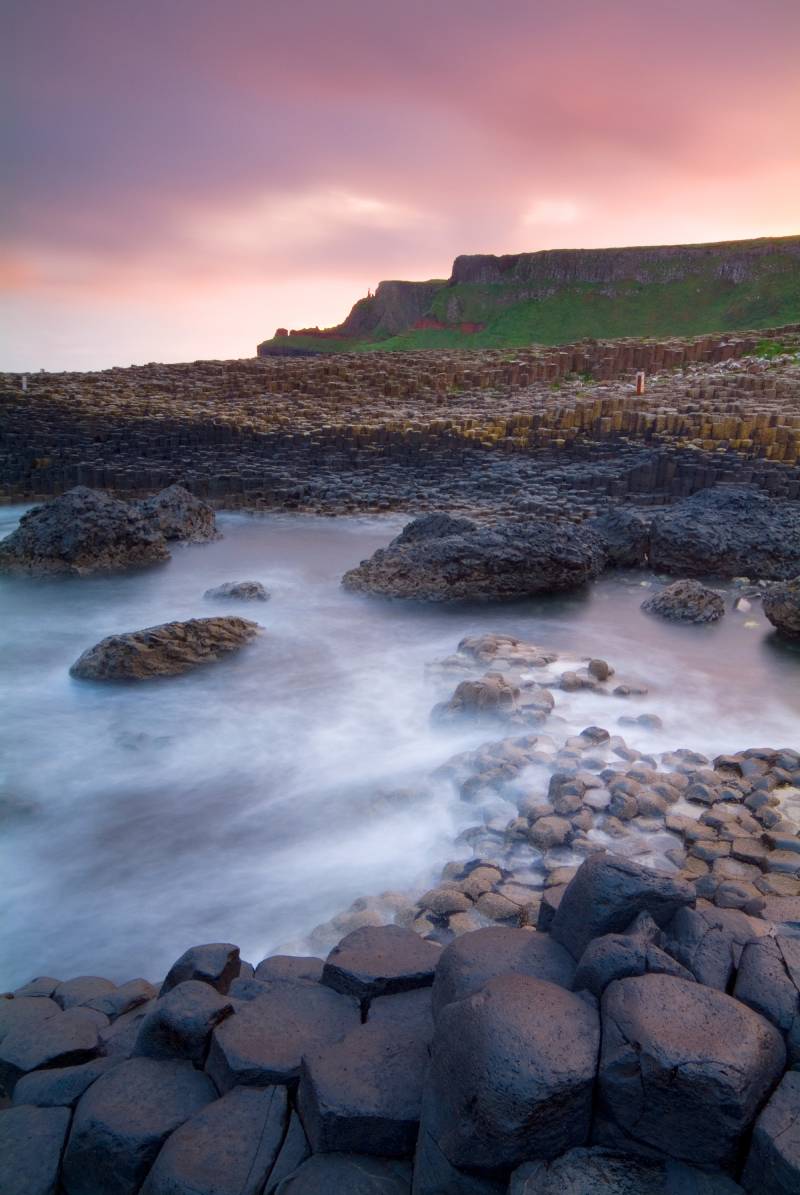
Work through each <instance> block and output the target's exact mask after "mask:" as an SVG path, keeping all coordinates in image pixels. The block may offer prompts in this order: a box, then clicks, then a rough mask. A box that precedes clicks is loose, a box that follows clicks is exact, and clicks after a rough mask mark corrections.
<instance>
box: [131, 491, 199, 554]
mask: <svg viewBox="0 0 800 1195" xmlns="http://www.w3.org/2000/svg"><path fill="white" fill-rule="evenodd" d="M133 505H134V506H135V507H137V508H138V509H139V510H140V511H141V512H142V514H143V515H144V517H145V518H146V519H147V521H148V522H149V523H150V524H151V525H152V526H154V527H157V528H158V530H159V531H160V532H161V534H162V535H163V536H164V539H179V540H185V541H188V542H190V543H205V542H207V541H208V540H210V539H217V538H218V536H219V532H218V531H217V524H216V520H215V517H214V511H213V509H212V508H211V507H210V506H209V505H208V503H207V502H203V500H202V499H201V498H196V497H195V496H194V494H190V493H189V491H188V490H187V489H184V487H183V486H182V485H171V486H167V488H166V489H165V490H161V492H160V493H158V494H154V495H153V497H152V498H145V499H144V501H142V502H135V503H133Z"/></svg>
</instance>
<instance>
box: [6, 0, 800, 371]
mask: <svg viewBox="0 0 800 1195" xmlns="http://www.w3.org/2000/svg"><path fill="white" fill-rule="evenodd" d="M0 12H2V16H1V17H0V20H1V21H2V30H1V31H0V42H2V45H3V47H4V49H3V51H2V52H1V53H2V58H3V69H2V73H1V75H0V89H2V92H3V96H2V120H3V134H2V136H3V147H2V163H3V167H2V172H1V175H2V177H1V178H0V188H1V189H2V227H1V228H0V288H1V289H2V295H1V296H0V369H15V370H17V369H39V368H42V367H44V368H47V369H89V368H102V367H104V366H109V365H128V364H131V363H133V362H146V361H153V360H165V361H179V360H192V359H195V358H198V357H243V356H251V355H253V353H254V351H255V345H256V343H257V341H259V340H261V339H264V338H265V337H266V336H270V335H272V333H273V332H274V330H275V328H276V326H278V325H288V326H295V327H296V326H302V325H308V324H311V325H313V324H319V325H320V326H325V325H328V324H332V323H336V322H338V321H339V320H340V319H342V318H343V317H344V316H345V315H346V314H347V311H348V310H349V308H350V306H351V305H352V303H353V302H354V301H355V300H356V299H357V298H358V297H359V296H360V295H362V294H365V293H366V290H367V288H368V287H369V286H372V287H374V286H375V284H376V283H377V282H378V281H379V280H380V279H382V278H412V279H415V278H429V277H445V276H447V275H448V274H449V272H450V265H451V262H452V259H453V257H454V256H455V255H456V254H458V253H476V252H488V253H509V252H520V251H522V250H533V249H542V248H554V247H562V246H563V247H580V246H586V247H594V246H603V245H624V244H663V243H675V242H685V241H703V240H724V239H728V238H734V237H750V236H767V235H784V234H789V233H797V232H800V131H799V130H800V0H759V2H758V3H755V2H754V0H668V2H667V3H663V2H662V3H658V4H656V3H648V2H647V0H608V2H604V0H545V2H536V0H527V2H523V0H402V2H401V3H389V2H388V0H259V2H256V0H228V2H226V3H223V2H222V0H158V2H155V0H135V2H130V0H124V2H123V0H5V2H4V3H3V4H2V6H1V8H0Z"/></svg>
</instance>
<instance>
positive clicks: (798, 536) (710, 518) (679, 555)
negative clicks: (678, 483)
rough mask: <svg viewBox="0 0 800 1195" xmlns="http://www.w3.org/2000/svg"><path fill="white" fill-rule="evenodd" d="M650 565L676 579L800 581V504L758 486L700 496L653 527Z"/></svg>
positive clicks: (720, 489) (663, 516)
mask: <svg viewBox="0 0 800 1195" xmlns="http://www.w3.org/2000/svg"><path fill="white" fill-rule="evenodd" d="M650 564H651V566H652V568H654V569H655V570H656V571H660V572H661V571H663V572H666V573H671V574H672V575H673V576H674V575H676V574H677V575H678V576H687V577H702V576H710V575H717V576H720V577H739V576H747V577H752V578H756V579H764V580H770V581H786V580H789V578H791V577H797V576H798V575H800V503H798V502H782V501H777V500H776V499H774V498H770V497H769V496H768V495H767V494H766V493H765V492H764V491H763V490H760V489H758V488H757V487H755V486H719V487H717V488H712V489H707V490H701V491H700V492H699V493H697V494H693V495H692V497H691V498H687V499H686V500H685V501H683V502H679V503H677V504H676V505H675V506H669V507H666V508H665V509H664V510H662V511H661V512H660V513H659V514H657V515H656V517H655V518H654V519H653V522H652V524H651V527H650Z"/></svg>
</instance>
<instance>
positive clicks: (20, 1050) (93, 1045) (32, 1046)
mask: <svg viewBox="0 0 800 1195" xmlns="http://www.w3.org/2000/svg"><path fill="white" fill-rule="evenodd" d="M81 1013H82V1010H80V1009H72V1010H70V1011H69V1012H62V1013H59V1015H58V1016H53V1017H48V1018H47V1019H46V1020H44V1021H40V1022H38V1023H35V1022H32V1023H29V1024H27V1025H24V1026H23V1025H20V1026H19V1027H18V1028H16V1029H13V1030H11V1032H10V1033H7V1034H6V1036H5V1037H4V1038H3V1041H2V1043H1V1044H0V1087H4V1088H5V1089H6V1091H7V1092H8V1094H9V1095H10V1094H11V1093H12V1091H13V1090H14V1085H15V1083H16V1082H17V1080H18V1079H21V1078H22V1076H23V1075H26V1074H27V1073H28V1071H35V1070H40V1069H42V1068H45V1067H51V1066H73V1065H76V1064H77V1063H80V1062H88V1061H89V1059H90V1058H94V1056H95V1055H96V1054H98V1053H99V1050H100V1038H99V1037H98V1032H97V1026H96V1025H93V1024H92V1023H91V1022H90V1021H88V1020H87V1019H86V1018H85V1017H84V1016H82V1015H81Z"/></svg>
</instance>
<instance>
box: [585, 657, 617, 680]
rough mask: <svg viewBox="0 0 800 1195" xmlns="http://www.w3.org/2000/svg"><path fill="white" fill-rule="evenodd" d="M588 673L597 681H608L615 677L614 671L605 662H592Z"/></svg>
mask: <svg viewBox="0 0 800 1195" xmlns="http://www.w3.org/2000/svg"><path fill="white" fill-rule="evenodd" d="M587 671H588V673H589V676H592V677H594V679H595V680H599V681H606V680H608V679H609V678H610V677H612V676H613V675H614V669H613V668H612V667H611V665H610V664H608V663H606V661H605V660H590V661H589V664H588V667H587Z"/></svg>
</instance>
